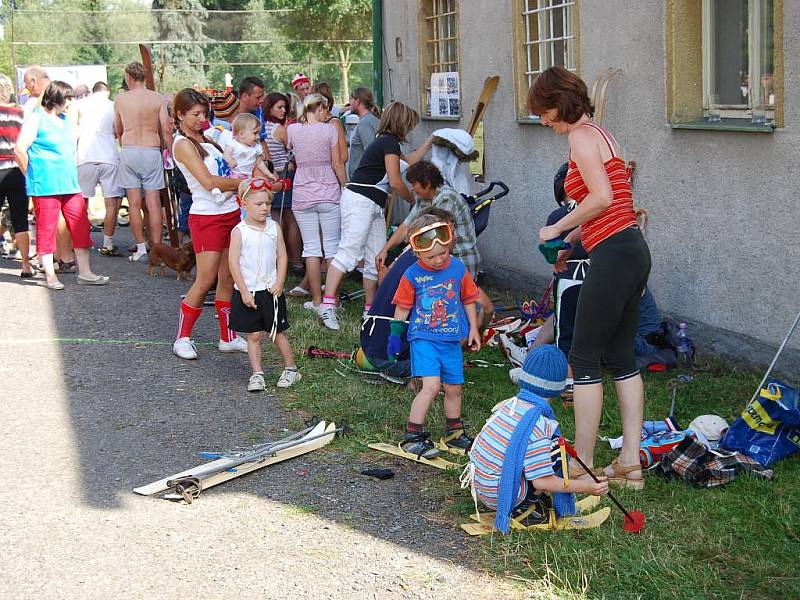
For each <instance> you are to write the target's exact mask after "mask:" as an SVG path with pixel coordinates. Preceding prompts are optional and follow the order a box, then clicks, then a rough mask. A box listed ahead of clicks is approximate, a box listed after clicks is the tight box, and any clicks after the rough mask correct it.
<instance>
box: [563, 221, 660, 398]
mask: <svg viewBox="0 0 800 600" xmlns="http://www.w3.org/2000/svg"><path fill="white" fill-rule="evenodd" d="M589 257H590V258H591V260H592V264H591V267H589V272H588V274H587V275H586V279H585V280H584V282H583V285H582V286H581V292H580V295H579V296H578V307H577V310H576V313H575V331H574V334H573V338H572V348H571V349H570V353H569V364H570V366H571V367H572V373H573V377H574V379H575V385H587V384H592V383H599V382H600V381H602V379H601V377H600V363H601V362H602V363H603V364H604V365H605V366H606V368H607V369H608V370H609V371H611V374H612V375H613V376H614V380H615V381H621V380H623V379H628V378H629V377H634V376H636V375H637V374H638V373H639V369H638V368H637V366H636V356H635V354H634V352H633V341H634V338H635V336H636V328H637V326H638V324H639V300H640V298H641V297H642V292H643V291H644V288H645V285H646V284H647V277H648V276H649V275H650V249H649V248H648V247H647V242H645V240H644V237H643V236H642V232H641V231H639V228H638V227H630V228H628V229H625V230H623V231H621V232H619V233H617V234H615V235H613V236H611V237H610V238H608V239H607V240H603V241H602V242H600V243H599V244H598V245H597V246H596V247H595V248H594V249H593V250H592V251H591V252H590V253H589Z"/></svg>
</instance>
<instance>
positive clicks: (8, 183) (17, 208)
mask: <svg viewBox="0 0 800 600" xmlns="http://www.w3.org/2000/svg"><path fill="white" fill-rule="evenodd" d="M6 200H7V201H8V207H9V209H10V212H11V227H13V228H14V233H25V232H26V231H28V194H27V192H26V191H25V176H24V175H23V174H22V171H20V170H19V169H18V168H17V167H12V168H11V169H0V209H2V208H3V205H4V204H5V203H6Z"/></svg>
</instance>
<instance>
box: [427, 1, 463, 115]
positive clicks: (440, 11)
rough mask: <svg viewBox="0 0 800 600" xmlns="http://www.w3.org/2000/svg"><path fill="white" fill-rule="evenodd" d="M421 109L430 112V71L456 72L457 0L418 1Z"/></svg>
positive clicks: (457, 67) (428, 113) (457, 66)
mask: <svg viewBox="0 0 800 600" xmlns="http://www.w3.org/2000/svg"><path fill="white" fill-rule="evenodd" d="M420 25H421V27H420V38H421V42H422V43H421V47H420V51H421V52H420V77H421V84H422V91H423V94H422V111H423V114H425V115H430V114H431V111H430V92H431V90H430V85H431V75H432V74H433V73H447V72H458V70H459V65H458V0H422V2H420Z"/></svg>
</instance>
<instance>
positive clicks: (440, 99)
mask: <svg viewBox="0 0 800 600" xmlns="http://www.w3.org/2000/svg"><path fill="white" fill-rule="evenodd" d="M431 116H432V117H460V116H461V86H460V84H459V79H458V71H450V72H447V73H432V74H431Z"/></svg>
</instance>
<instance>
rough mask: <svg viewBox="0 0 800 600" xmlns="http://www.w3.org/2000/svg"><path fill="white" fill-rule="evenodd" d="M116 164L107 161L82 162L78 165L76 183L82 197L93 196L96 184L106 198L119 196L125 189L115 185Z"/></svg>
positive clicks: (122, 194)
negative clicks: (79, 187)
mask: <svg viewBox="0 0 800 600" xmlns="http://www.w3.org/2000/svg"><path fill="white" fill-rule="evenodd" d="M116 181H117V165H111V164H109V163H93V162H88V163H83V164H80V165H78V184H79V185H80V186H81V193H82V194H83V197H84V198H94V193H95V190H96V189H97V184H100V190H101V191H102V192H103V196H104V197H106V198H121V197H122V196H124V195H125V190H123V189H121V188H120V187H119V186H117V183H116Z"/></svg>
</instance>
